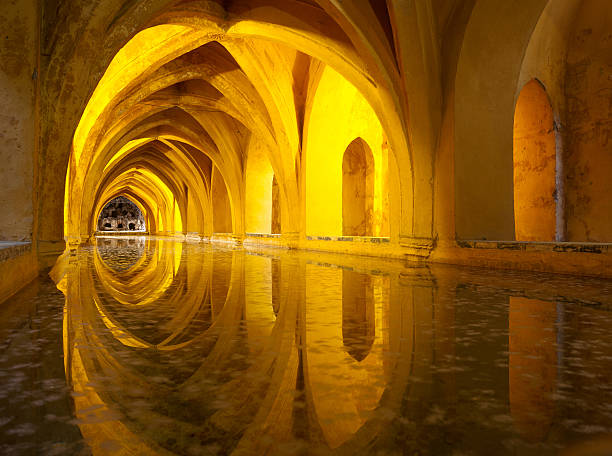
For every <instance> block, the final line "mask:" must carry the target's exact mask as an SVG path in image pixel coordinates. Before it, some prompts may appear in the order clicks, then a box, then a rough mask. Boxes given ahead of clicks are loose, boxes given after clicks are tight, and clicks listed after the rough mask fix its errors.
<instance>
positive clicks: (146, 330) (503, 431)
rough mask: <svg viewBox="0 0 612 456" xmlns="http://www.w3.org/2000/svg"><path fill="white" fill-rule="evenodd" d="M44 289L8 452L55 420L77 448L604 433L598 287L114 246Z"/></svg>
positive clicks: (0, 399)
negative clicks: (19, 435) (48, 306)
mask: <svg viewBox="0 0 612 456" xmlns="http://www.w3.org/2000/svg"><path fill="white" fill-rule="evenodd" d="M53 277H54V279H55V280H56V281H57V287H58V288H59V289H60V290H61V292H63V293H64V294H65V296H66V298H65V308H64V311H63V313H62V312H61V305H57V302H62V298H61V296H62V294H61V293H59V292H58V291H57V290H55V291H53V288H54V286H53V284H50V285H44V286H43V285H36V286H37V287H38V286H39V287H40V289H39V290H40V291H37V289H36V288H33V289H30V290H26V291H24V292H23V293H22V294H21V295H20V296H21V298H19V299H22V300H25V302H33V303H36V304H35V307H37V308H38V310H37V311H32V313H31V314H30V316H28V317H27V318H28V319H29V321H31V322H32V323H30V324H31V325H32V327H31V328H30V329H28V331H29V332H28V334H29V335H28V337H27V338H25V339H24V338H23V337H22V338H19V337H17V338H16V341H17V342H15V343H22V344H24V346H23V347H22V348H21V349H19V350H17V348H16V347H14V348H12V349H11V350H8V351H6V352H5V353H4V354H3V358H2V361H1V362H2V363H4V365H3V369H2V370H0V372H2V375H3V382H4V384H5V385H6V387H5V390H4V391H3V392H2V395H1V396H0V413H1V416H3V417H9V418H10V417H13V418H12V421H10V422H6V421H5V423H6V424H4V425H3V426H4V427H2V428H1V429H0V432H5V436H7V437H6V439H5V440H4V442H7V441H8V442H11V441H13V442H14V445H19V444H22V443H23V440H22V439H21V438H17V437H15V435H17V434H15V433H19V432H28V433H29V434H27V435H28V439H29V440H30V441H32V442H35V441H36V440H35V438H36V439H38V441H39V442H40V441H44V439H45V438H49V439H53V438H56V437H53V436H49V435H48V434H49V433H48V432H47V431H46V429H63V428H62V426H64V427H67V429H68V428H70V426H72V428H70V429H72V430H71V431H70V432H68V430H69V429H68V430H65V431H62V432H64V433H63V434H62V435H63V437H60V438H61V439H63V440H62V442H64V443H63V445H67V443H66V442H67V441H70V439H72V441H74V442H75V443H74V445H77V446H78V445H81V446H82V447H83V448H89V449H90V450H91V452H92V453H93V454H108V452H110V451H111V450H112V451H113V452H115V451H116V452H119V454H160V455H162V454H164V455H165V454H192V453H194V454H205V453H207V452H210V453H211V454H296V451H303V452H305V453H307V454H313V453H315V454H331V453H334V454H347V455H353V454H369V453H373V454H394V453H402V452H404V453H406V452H407V453H409V454H412V453H413V452H414V451H417V449H418V450H419V451H424V452H425V453H431V454H449V453H451V452H452V451H460V452H464V453H466V454H524V452H525V451H528V450H529V449H532V448H534V447H537V448H538V454H557V453H558V450H559V448H562V447H568V446H572V445H579V444H580V443H581V442H583V441H590V440H592V439H596V438H597V437H598V436H600V435H603V434H605V433H607V432H610V431H611V430H612V411H611V410H610V408H609V404H610V402H611V400H612V387H611V385H612V378H611V375H612V374H611V373H612V360H611V359H610V356H609V353H611V352H612V312H611V311H610V309H611V308H612V307H611V306H612V299H611V298H610V296H612V293H610V288H609V284H607V285H606V284H605V283H604V282H603V281H599V280H595V279H592V280H579V279H571V278H567V277H562V278H551V277H538V276H533V275H520V274H517V273H504V272H498V273H492V272H479V274H478V275H474V274H471V273H469V272H466V271H465V270H457V269H452V268H449V267H440V268H428V267H418V268H405V267H404V266H403V265H398V264H397V263H391V262H386V261H384V260H375V259H365V260H364V259H363V258H358V257H351V256H341V255H332V254H309V253H305V252H295V251H285V250H269V251H264V250H261V251H258V252H256V253H255V252H252V251H247V250H243V249H223V248H220V247H212V246H211V245H210V244H204V243H184V242H176V241H172V240H169V239H167V238H160V239H153V238H148V237H126V236H121V237H115V238H111V237H103V236H102V237H98V238H97V239H96V243H95V244H94V245H84V246H81V247H80V248H79V249H78V250H76V251H74V252H73V253H72V254H69V253H67V254H66V255H65V256H64V257H62V258H61V259H60V262H59V263H58V265H57V266H56V267H55V269H54V271H53ZM576 290H578V291H576ZM28 299H30V301H27V300H28ZM46 302H51V303H53V302H55V303H56V304H53V306H52V307H53V309H55V313H53V311H46V312H47V313H49V312H50V313H51V314H52V315H53V317H52V318H51V317H49V316H45V315H46V314H45V313H44V312H43V309H44V308H45V307H44V305H43V304H41V303H46ZM17 304H18V305H19V306H20V308H26V307H27V305H25V304H24V303H23V302H17V301H16V302H15V305H17ZM37 312H38V313H37ZM45 319H46V320H45ZM41 321H46V324H45V325H41V326H37V322H41ZM26 327H27V326H26ZM15 331H16V332H15V334H21V332H19V331H23V330H22V329H19V330H15ZM60 334H63V344H60V343H59V341H60ZM19 341H21V342H19ZM50 341H56V342H57V343H56V342H53V343H55V345H54V347H55V348H54V350H55V352H52V351H49V350H51V349H50V348H46V347H47V346H49V345H52V343H51V342H50ZM45 344H46V345H45ZM12 350H17V351H16V352H15V353H14V354H12V355H11V353H12ZM62 351H63V357H62V356H61V352H62ZM41 353H43V354H44V356H45V357H44V359H45V362H44V363H43V364H41V363H40V356H43V355H41ZM53 353H55V354H53ZM30 359H31V363H30V362H29V361H28V360H30ZM53 363H55V364H53ZM9 366H10V368H9ZM32 366H34V367H32ZM45 373H46V374H45ZM43 374H45V375H48V377H49V378H46V377H44V375H43ZM33 375H34V376H35V377H32V376H33ZM29 378H32V381H31V382H30V383H29V380H28V381H26V380H27V379H29ZM41 379H42V380H41ZM41 382H42V383H41ZM28 385H32V386H28ZM62 385H64V386H62ZM66 385H67V388H68V389H67V390H66ZM587 386H588V387H587ZM29 388H32V390H30V389H29ZM55 390H58V391H59V392H57V393H53V394H52V393H51V392H50V391H55ZM41 391H42V392H45V391H46V392H45V394H43V395H42V396H41V394H42V393H41ZM62 392H63V393H62ZM60 393H61V394H66V395H67V398H68V399H65V400H60V399H61V398H62V396H61V394H60ZM39 396H40V397H39ZM54 397H55V399H54ZM58 398H59V399H58ZM53 401H55V402H53ZM69 403H73V408H74V415H75V416H73V415H72V413H73V412H72V411H71V410H70V408H68V407H67V406H66V404H69ZM53 404H56V405H53ZM57 404H59V405H57ZM61 404H64V405H63V407H64V408H63V409H62V408H61V407H60V406H61ZM39 412H40V413H39ZM37 419H38V420H39V421H36V420H37ZM54 432H55V431H54ZM57 432H60V431H57ZM54 435H55V434H54ZM8 436H13V437H10V438H9V437H8ZM11 439H12V440H11ZM3 448H4V449H7V451H8V450H9V449H10V448H13V447H6V446H5V447H3ZM39 448H40V447H39ZM62 448H64V453H63V454H70V453H71V452H72V451H74V448H75V447H74V446H70V447H68V446H64V447H62Z"/></svg>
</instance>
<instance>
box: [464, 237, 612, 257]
mask: <svg viewBox="0 0 612 456" xmlns="http://www.w3.org/2000/svg"><path fill="white" fill-rule="evenodd" d="M457 246H459V247H461V248H464V249H482V250H519V251H524V252H529V251H532V252H533V251H539V252H560V253H567V252H569V253H595V254H600V253H612V244H610V243H596V242H527V241H480V240H465V241H457Z"/></svg>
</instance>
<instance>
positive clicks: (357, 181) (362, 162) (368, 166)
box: [342, 138, 374, 236]
mask: <svg viewBox="0 0 612 456" xmlns="http://www.w3.org/2000/svg"><path fill="white" fill-rule="evenodd" d="M373 215H374V157H373V156H372V151H371V150H370V148H369V147H368V145H367V144H366V143H365V142H364V141H363V140H362V139H361V138H357V139H355V140H354V141H353V142H351V143H350V144H349V146H348V147H347V148H346V151H345V152H344V156H343V158H342V235H343V236H372V225H373Z"/></svg>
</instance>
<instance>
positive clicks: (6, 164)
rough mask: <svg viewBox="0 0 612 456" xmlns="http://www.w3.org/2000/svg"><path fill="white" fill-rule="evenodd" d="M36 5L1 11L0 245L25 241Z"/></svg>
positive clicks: (8, 5) (15, 2)
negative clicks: (7, 242)
mask: <svg viewBox="0 0 612 456" xmlns="http://www.w3.org/2000/svg"><path fill="white" fill-rule="evenodd" d="M38 17H39V16H38V2H37V1H35V0H6V1H3V2H2V6H1V7H0V29H1V30H2V31H1V33H0V214H3V215H2V217H0V240H30V239H31V238H32V229H33V227H32V224H33V215H34V209H33V201H32V198H33V184H34V163H35V161H36V147H37V141H38V135H37V112H36V109H37V104H36V97H37V84H38V81H37V80H38V77H39V74H38V60H37V54H38V52H37V50H38Z"/></svg>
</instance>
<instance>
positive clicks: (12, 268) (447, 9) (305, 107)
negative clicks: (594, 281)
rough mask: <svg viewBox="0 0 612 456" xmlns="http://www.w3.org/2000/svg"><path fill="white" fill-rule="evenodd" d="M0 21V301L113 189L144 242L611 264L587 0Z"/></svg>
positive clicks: (165, 9) (604, 52)
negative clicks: (173, 239)
mask: <svg viewBox="0 0 612 456" xmlns="http://www.w3.org/2000/svg"><path fill="white" fill-rule="evenodd" d="M0 23H1V24H2V26H3V27H2V28H3V30H4V32H3V36H5V39H3V40H2V43H0V100H2V105H3V108H4V109H3V113H2V114H1V115H0V154H1V157H2V163H3V165H2V168H1V169H0V187H1V190H2V191H1V192H0V213H1V214H2V215H3V216H2V218H1V219H0V239H1V240H2V245H3V246H5V247H6V248H5V249H3V250H4V251H5V254H4V255H3V261H2V262H1V263H0V272H1V274H0V277H1V278H0V285H1V287H0V299H3V298H5V297H6V296H8V295H10V294H12V293H13V292H15V290H16V289H18V288H19V287H20V286H22V285H23V284H24V283H25V282H27V281H28V280H30V279H31V278H32V277H34V276H35V275H36V274H37V272H38V270H39V269H44V268H45V267H47V266H48V265H50V264H52V262H53V261H54V260H55V258H56V257H57V255H58V254H59V253H60V252H61V251H63V250H64V248H65V246H66V245H68V246H70V247H76V246H77V245H79V244H81V243H84V242H87V241H88V240H89V239H91V237H92V236H93V235H94V233H95V231H96V230H97V223H98V218H99V216H100V212H101V210H102V208H103V207H104V205H105V204H106V203H107V202H109V201H110V200H112V199H113V198H115V197H118V196H122V197H125V198H128V199H129V200H130V201H131V202H132V203H133V204H135V205H136V206H137V207H138V208H139V210H141V211H142V214H143V216H144V219H145V220H146V226H147V230H148V232H149V233H151V234H155V235H167V236H180V237H186V238H188V239H192V240H197V241H205V242H224V243H232V244H240V245H245V246H247V247H248V246H249V245H262V244H263V245H269V246H276V247H285V248H298V249H308V250H317V251H330V252H348V253H356V254H362V255H370V256H381V257H394V258H402V259H409V260H415V261H434V262H446V263H456V264H473V265H479V266H483V265H486V266H488V267H495V268H516V269H527V270H539V271H548V272H565V273H575V274H586V275H599V276H602V275H603V276H608V277H609V276H610V275H612V273H611V272H610V271H612V268H611V267H610V266H611V265H612V252H609V250H608V243H610V242H612V199H610V197H609V194H610V190H611V185H612V184H611V182H612V181H611V180H610V178H609V176H610V175H611V174H612V152H611V150H612V149H611V147H612V136H611V135H612V133H611V132H612V124H611V113H612V102H611V100H612V98H611V97H612V77H611V76H610V75H611V74H612V67H611V62H610V59H609V56H610V55H611V53H612V39H610V30H611V24H612V10H611V9H610V8H609V5H608V2H607V1H606V0H514V1H509V2H491V1H485V0H424V1H418V2H396V1H387V2H385V1H382V0H381V1H375V0H370V1H368V2H366V1H364V2H357V1H339V0H338V1H337V0H231V1H220V0H210V1H209V0H206V1H203V0H181V1H177V0H151V1H146V2H131V1H128V2H125V1H123V0H105V1H103V2H85V1H80V0H54V1H50V2H42V3H41V2H38V1H37V0H12V1H10V2H8V3H7V4H6V5H3V8H2V11H1V12H0ZM483 37H486V39H483ZM6 252H8V253H6ZM10 252H13V253H10Z"/></svg>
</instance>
